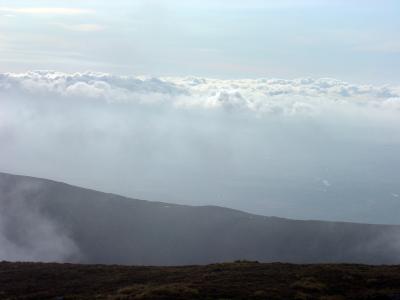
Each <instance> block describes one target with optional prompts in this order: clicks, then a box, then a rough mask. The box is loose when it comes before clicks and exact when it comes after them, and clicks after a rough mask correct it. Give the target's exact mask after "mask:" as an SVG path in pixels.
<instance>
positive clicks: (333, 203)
mask: <svg viewBox="0 0 400 300" xmlns="http://www.w3.org/2000/svg"><path fill="white" fill-rule="evenodd" d="M0 145H1V147H0V171H3V172H10V173H17V174H26V175H31V176H38V177H45V178H50V179H54V180H60V181H66V182H68V183H71V184H76V185H79V186H84V187H90V188H94V189H98V190H101V191H107V192H114V193H118V194H123V195H127V196H131V197H136V198H144V199H148V200H158V201H165V202H176V203H185V204H195V205H204V204H213V205H221V206H228V207H233V208H238V209H242V210H246V211H250V212H254V213H259V214H265V215H277V216H282V217H292V218H302V219H326V220H343V221H359V222H372V223H397V224H398V223H399V221H398V213H397V212H398V211H399V210H400V197H399V194H400V190H399V186H400V182H399V178H400V160H399V159H398V153H400V88H399V87H398V86H389V85H387V86H373V85H362V84H352V83H347V82H344V81H340V80H336V79H331V78H321V79H312V78H300V79H291V80H287V79H240V80H239V79H237V80H220V79H210V78H199V77H165V78H152V77H133V76H115V75H110V74H103V73H91V72H88V73H61V72H54V71H32V72H27V73H18V74H16V73H3V74H0Z"/></svg>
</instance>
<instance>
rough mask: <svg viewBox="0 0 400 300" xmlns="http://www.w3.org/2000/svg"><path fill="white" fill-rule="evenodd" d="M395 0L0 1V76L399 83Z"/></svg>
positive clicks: (398, 5)
mask: <svg viewBox="0 0 400 300" xmlns="http://www.w3.org/2000/svg"><path fill="white" fill-rule="evenodd" d="M399 12H400V3H399V2H398V1H323V0H320V1H301V0H300V1H265V0H264V1H258V0H250V1H235V0H234V1H223V0H219V1H218V0H217V1H209V0H203V1H195V0H189V1H175V0H170V1H161V0H159V1H155V0H138V1H126V0H116V1H103V0H88V1H87V0H86V1H82V0H68V1H65V0H51V1H50V0H47V1H46V0H25V1H7V0H3V1H0V28H1V29H0V72H10V71H11V72H21V71H26V70H31V69H55V70H60V71H69V72H71V71H86V70H94V71H102V72H111V73H117V74H133V75H138V74H146V75H154V76H166V75H172V76H186V75H195V76H205V77H217V78H259V77H268V78H270V77H279V78H297V77H314V78H319V77H334V78H340V79H342V80H347V81H351V82H355V83H374V84H385V83H388V84H398V83H399V82H400V72H398V70H399V69H400V39H399V32H400V18H399V17H398V16H399Z"/></svg>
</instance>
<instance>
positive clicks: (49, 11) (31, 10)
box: [0, 7, 93, 15]
mask: <svg viewBox="0 0 400 300" xmlns="http://www.w3.org/2000/svg"><path fill="white" fill-rule="evenodd" d="M0 12H4V13H11V14H30V15H81V14H91V13H93V11H92V10H88V9H80V8H66V7H20V8H16V7H0Z"/></svg>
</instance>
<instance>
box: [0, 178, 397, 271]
mask: <svg viewBox="0 0 400 300" xmlns="http://www.w3.org/2000/svg"><path fill="white" fill-rule="evenodd" d="M0 196H1V197H0V201H1V202H2V206H3V209H2V211H0V213H1V214H2V217H3V220H5V221H3V225H1V223H0V235H1V232H3V233H2V234H3V240H5V241H6V242H8V243H9V248H10V249H17V250H18V251H20V252H21V253H28V254H29V253H30V251H31V252H32V250H31V249H39V250H40V251H39V250H37V251H38V252H37V253H38V254H37V255H36V257H33V260H35V261H38V260H39V261H40V260H43V258H45V253H46V251H47V252H48V250H47V249H46V248H45V247H44V246H43V245H50V246H51V247H52V249H53V251H56V252H54V253H56V254H57V253H60V254H57V255H53V256H52V258H51V259H50V260H51V261H71V262H79V263H95V264H96V263H105V264H115V263H116V264H139V265H187V264H207V263H214V262H222V261H233V260H237V259H248V260H259V261H262V262H274V261H282V262H290V263H321V262H325V263H336V262H352V263H369V264H382V263H383V264H392V263H400V238H399V237H400V226H396V225H375V224H360V223H348V222H325V221H318V220H310V221H306V220H291V219H285V218H279V217H267V216H260V215H255V214H250V213H246V212H242V211H238V210H234V209H229V208H223V207H219V206H188V205H180V204H170V203H165V202H152V201H147V200H139V199H132V198H127V197H124V196H118V195H115V194H112V193H103V192H98V191H95V190H92V189H86V188H80V187H75V186H73V185H69V184H66V183H60V182H57V181H52V180H46V179H39V178H36V177H29V176H20V175H12V174H7V173H0ZM9 212H11V213H9ZM26 215H27V216H28V217H26ZM43 222H44V223H43ZM4 224H5V225H4ZM40 228H45V230H42V231H38V230H39V229H40ZM27 230H28V232H27V233H26V231H27ZM10 231H11V232H12V233H14V235H13V234H10V233H9V232H10ZM32 237H34V238H33V240H29V239H32ZM0 238H1V236H0ZM54 240H57V241H58V242H57V243H55V242H54ZM24 244H27V245H28V247H25V248H24V247H23V246H24ZM21 245H22V246H21ZM64 245H69V247H70V249H69V250H70V251H65V249H67V248H68V247H65V246H64ZM21 247H22V248H21ZM64 248H65V249H64ZM21 249H22V250H21ZM57 251H58V252H57ZM14 252H15V251H14ZM0 254H1V252H0ZM21 255H22V254H21ZM22 257H23V256H22ZM0 258H1V257H0ZM17 258H18V257H17ZM28 258H29V257H28ZM30 258H31V259H32V257H30Z"/></svg>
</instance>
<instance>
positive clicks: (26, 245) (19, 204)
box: [0, 180, 81, 262]
mask: <svg viewBox="0 0 400 300" xmlns="http://www.w3.org/2000/svg"><path fill="white" fill-rule="evenodd" d="M41 189H42V185H41V184H40V183H39V182H37V183H36V182H34V181H27V180H25V181H19V182H17V183H15V184H10V182H8V181H4V180H0V194H1V196H0V197H1V207H0V245H1V247H0V260H7V261H37V262H66V261H68V262H72V261H78V260H79V259H81V257H80V256H81V255H80V251H79V248H78V246H77V245H76V243H75V241H73V239H72V238H71V237H70V236H69V233H68V230H66V228H64V227H63V226H61V224H59V222H57V220H53V219H52V218H51V217H50V216H47V215H45V214H44V213H43V212H42V211H41V208H40V205H39V203H38V201H37V200H38V199H36V198H40V193H41Z"/></svg>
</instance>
